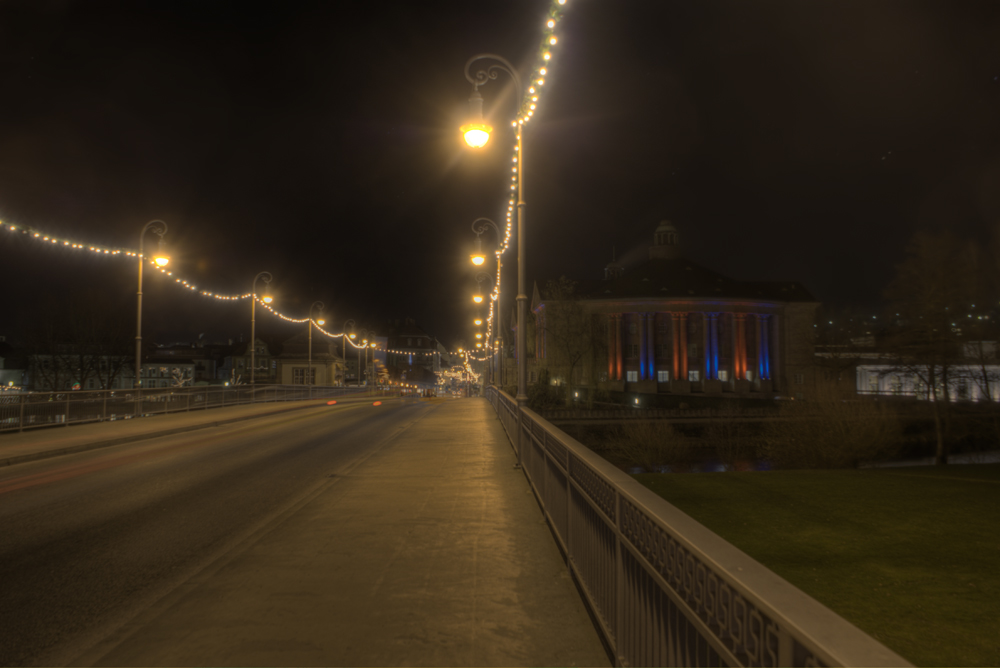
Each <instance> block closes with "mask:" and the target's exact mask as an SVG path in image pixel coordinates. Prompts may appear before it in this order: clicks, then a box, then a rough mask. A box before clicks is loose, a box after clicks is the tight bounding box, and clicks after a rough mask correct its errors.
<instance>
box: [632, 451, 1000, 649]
mask: <svg viewBox="0 0 1000 668" xmlns="http://www.w3.org/2000/svg"><path fill="white" fill-rule="evenodd" d="M635 478H636V479H637V480H638V481H639V482H641V483H642V484H643V485H645V486H646V487H648V488H650V489H651V490H653V491H654V492H656V493H657V494H659V495H660V496H662V497H663V498H664V499H666V500H667V501H669V502H670V503H672V504H673V505H675V506H677V507H678V508H680V509H681V510H683V511H684V512H685V513H687V514H688V515H690V516H691V517H693V518H694V519H696V520H698V521H699V522H701V523H702V524H704V525H705V526H706V527H708V528H709V529H711V530H712V531H714V532H716V533H717V534H719V535H720V536H722V537H723V538H725V539H726V540H728V541H729V542H730V543H732V544H733V545H735V546H736V547H738V548H739V549H741V550H743V551H744V552H746V553H747V554H749V555H750V556H751V557H753V558H754V559H756V560H757V561H759V562H760V563H762V564H764V565H765V566H767V567H768V568H770V569H771V570H772V571H774V572H775V573H777V574H778V575H780V576H781V577H783V578H785V579H786V580H788V581H789V582H790V583H792V584H793V585H795V586H796V587H798V588H799V589H801V590H802V591H804V592H806V593H807V594H809V595H810V596H812V597H813V598H815V599H816V600H818V601H819V602H820V603H823V604H824V605H826V606H827V607H828V608H830V609H832V610H834V611H835V612H836V613H838V614H839V615H841V616H842V617H844V618H845V619H847V620H848V621H849V622H851V623H852V624H854V625H855V626H857V627H859V628H860V629H861V630H863V631H865V632H866V633H868V634H869V635H871V636H873V637H874V638H876V639H877V640H879V641H880V642H881V643H883V644H885V645H886V646H888V647H890V648H891V649H892V650H893V651H895V652H896V653H898V654H900V655H901V656H903V657H905V658H906V659H907V660H909V661H911V662H912V663H914V664H916V665H918V666H1000V464H971V465H964V466H948V467H943V468H942V469H938V468H934V467H908V468H891V469H880V470H864V471H769V472H746V473H683V474H669V473H668V474H656V473H645V474H641V475H637V476H635Z"/></svg>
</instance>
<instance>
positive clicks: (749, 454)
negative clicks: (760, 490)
mask: <svg viewBox="0 0 1000 668" xmlns="http://www.w3.org/2000/svg"><path fill="white" fill-rule="evenodd" d="M741 417H742V411H741V410H740V405H739V404H738V403H737V402H736V401H733V400H727V401H724V402H723V403H722V404H721V405H720V406H719V408H718V410H717V411H716V418H715V419H713V420H712V421H711V422H709V423H708V426H707V427H706V429H705V438H706V440H707V441H708V442H709V443H710V444H711V445H712V446H713V447H714V449H715V455H716V456H717V457H718V458H719V460H720V461H721V463H722V465H723V467H724V468H725V470H726V471H735V470H736V463H737V462H740V461H747V460H752V459H754V458H755V457H756V456H757V451H758V450H759V449H760V438H759V436H757V434H756V430H754V429H753V428H752V427H751V425H749V424H748V423H747V422H746V421H745V420H742V419H740V418H741Z"/></svg>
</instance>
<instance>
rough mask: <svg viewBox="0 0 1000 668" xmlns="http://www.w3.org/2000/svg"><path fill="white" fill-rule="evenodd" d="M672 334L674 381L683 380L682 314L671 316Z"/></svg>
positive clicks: (672, 314)
mask: <svg viewBox="0 0 1000 668" xmlns="http://www.w3.org/2000/svg"><path fill="white" fill-rule="evenodd" d="M670 333H671V335H672V336H671V340H672V343H673V344H674V380H680V379H681V327H680V314H679V313H671V314H670Z"/></svg>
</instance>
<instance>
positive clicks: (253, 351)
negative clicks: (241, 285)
mask: <svg viewBox="0 0 1000 668" xmlns="http://www.w3.org/2000/svg"><path fill="white" fill-rule="evenodd" d="M273 278H274V277H273V276H271V274H270V272H267V271H262V272H260V273H259V274H257V275H256V276H254V278H253V286H252V287H251V288H250V387H251V389H252V388H253V386H254V384H255V383H254V372H255V371H256V369H255V368H254V367H255V365H256V363H257V281H258V280H263V281H264V285H265V286H267V285H270V284H271V281H272V280H273ZM260 300H261V301H262V302H264V303H265V304H270V303H271V302H272V301H274V298H273V297H271V295H269V294H267V288H266V287H265V288H264V295H263V296H262V297H261V298H260Z"/></svg>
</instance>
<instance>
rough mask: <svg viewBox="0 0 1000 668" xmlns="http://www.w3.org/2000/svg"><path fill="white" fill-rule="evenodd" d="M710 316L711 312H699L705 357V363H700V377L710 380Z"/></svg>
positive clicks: (702, 347)
mask: <svg viewBox="0 0 1000 668" xmlns="http://www.w3.org/2000/svg"><path fill="white" fill-rule="evenodd" d="M711 317H712V314H711V313H702V314H701V342H702V344H701V349H702V350H703V351H704V357H705V363H704V364H702V377H703V378H704V379H705V380H712V342H711V339H710V336H709V334H710V332H709V330H710V329H711V326H710V325H709V321H710V320H711Z"/></svg>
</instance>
